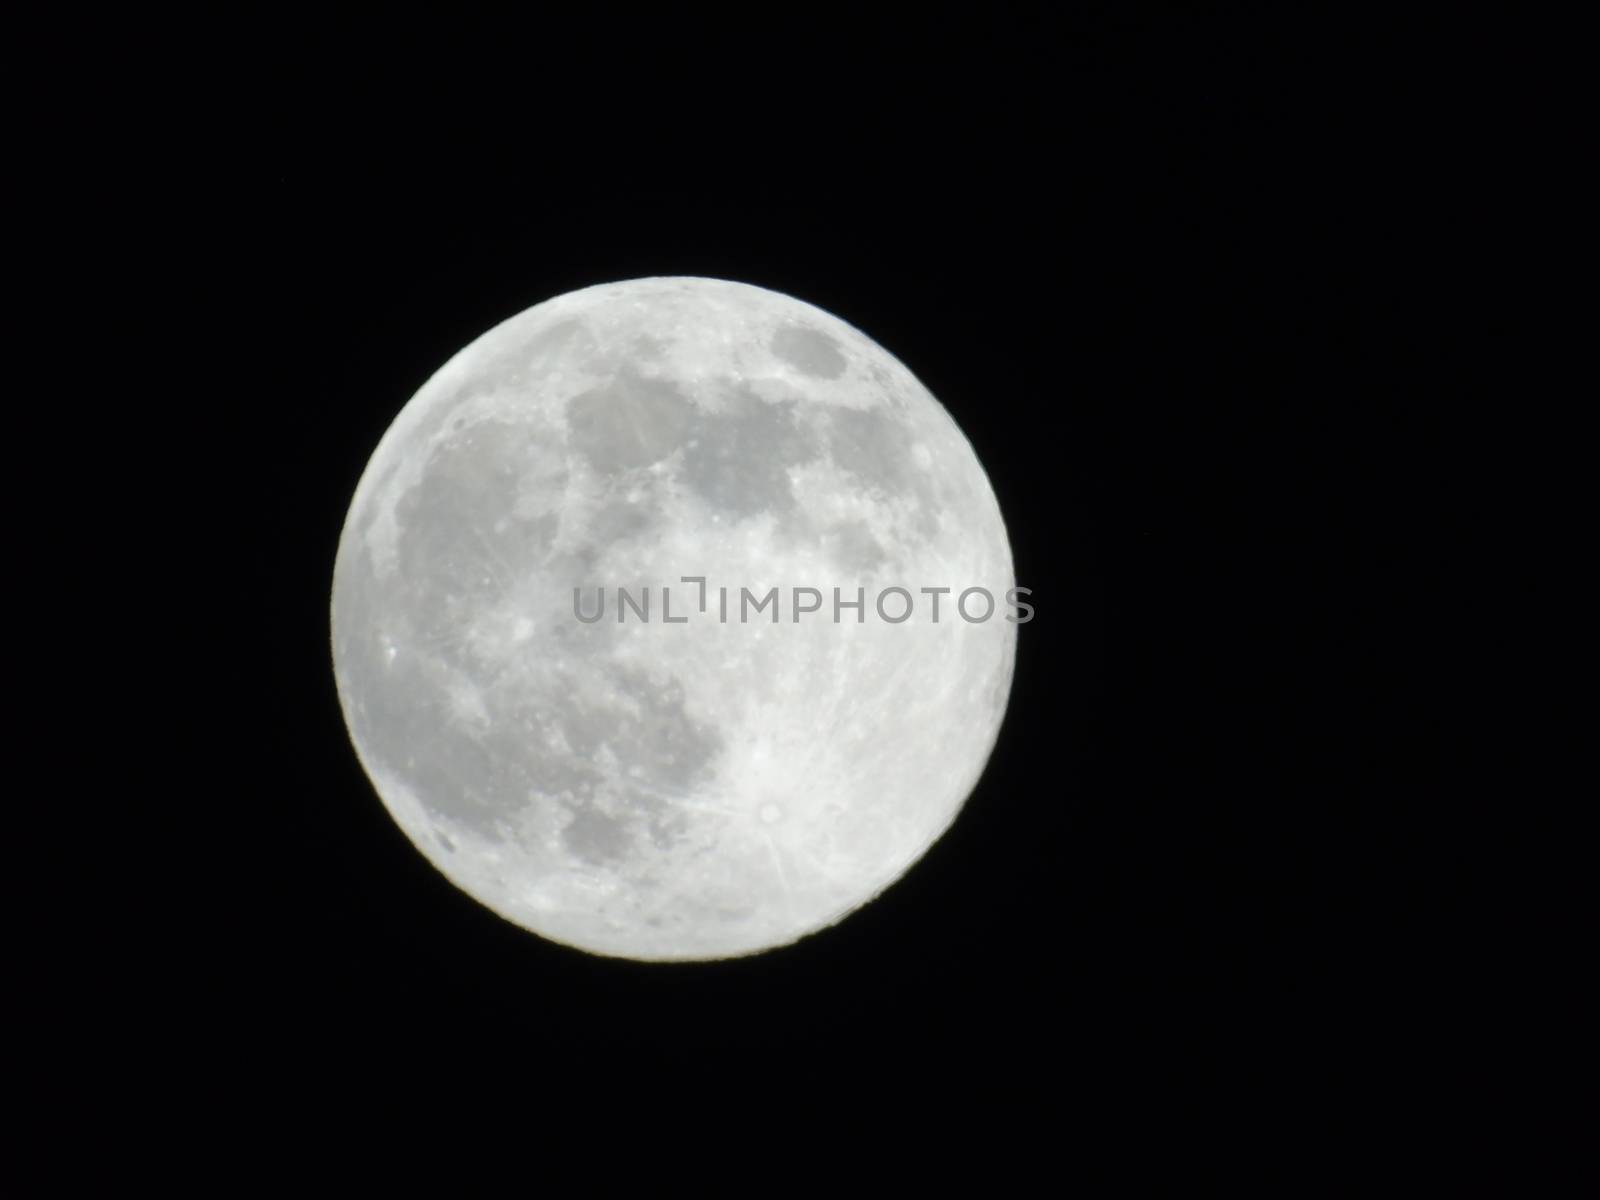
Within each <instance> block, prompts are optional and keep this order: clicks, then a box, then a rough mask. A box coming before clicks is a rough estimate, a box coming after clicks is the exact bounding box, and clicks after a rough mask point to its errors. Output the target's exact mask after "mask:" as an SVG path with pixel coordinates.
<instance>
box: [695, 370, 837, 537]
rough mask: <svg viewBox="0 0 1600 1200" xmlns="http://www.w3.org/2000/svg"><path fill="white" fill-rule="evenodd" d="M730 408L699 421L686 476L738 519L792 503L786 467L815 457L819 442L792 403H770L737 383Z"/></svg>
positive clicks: (729, 399)
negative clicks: (798, 417)
mask: <svg viewBox="0 0 1600 1200" xmlns="http://www.w3.org/2000/svg"><path fill="white" fill-rule="evenodd" d="M726 400H727V407H726V409H725V410H724V411H722V412H718V413H709V414H705V415H703V416H701V417H700V418H699V419H698V420H696V421H695V423H694V427H693V434H692V437H691V438H690V440H689V443H688V445H687V446H686V447H685V449H684V456H683V470H682V478H683V482H684V483H686V484H687V485H688V486H689V487H690V488H691V489H693V490H694V491H695V492H696V493H698V494H699V496H700V497H701V498H702V499H704V500H705V502H706V503H707V504H708V505H710V506H711V507H712V508H715V509H718V510H722V511H726V512H730V513H733V514H735V515H736V516H739V517H748V516H752V515H754V514H755V513H758V512H776V513H781V512H783V511H785V510H787V509H790V508H793V507H794V489H793V487H792V486H791V485H790V482H789V476H788V472H787V468H789V467H792V466H797V465H799V464H800V463H803V462H805V461H807V460H808V459H811V458H814V457H815V456H816V453H817V443H816V439H815V438H814V436H813V435H812V434H811V432H810V431H809V430H807V429H805V428H804V427H802V426H801V425H800V424H799V423H798V422H797V421H796V419H795V405H794V403H793V402H792V401H780V402H777V403H772V402H769V401H766V400H762V399H760V398H759V397H758V396H756V395H754V394H753V393H752V392H750V391H749V390H748V389H745V388H740V387H735V388H732V389H730V390H729V391H728V393H727V395H726Z"/></svg>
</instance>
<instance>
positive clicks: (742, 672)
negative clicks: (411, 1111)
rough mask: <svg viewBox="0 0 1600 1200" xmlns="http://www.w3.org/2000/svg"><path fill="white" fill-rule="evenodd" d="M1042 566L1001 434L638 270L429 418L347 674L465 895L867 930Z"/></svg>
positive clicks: (746, 925) (380, 456) (644, 934)
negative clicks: (1013, 498)
mask: <svg viewBox="0 0 1600 1200" xmlns="http://www.w3.org/2000/svg"><path fill="white" fill-rule="evenodd" d="M686 577H687V581H686ZM702 581H703V582H702ZM1013 587H1014V582H1013V579H1012V564H1011V553H1010V548H1009V545H1008V543H1007V540H1006V532H1005V527H1004V524H1003V523H1002V520H1001V515H1000V510H999V506H998V505H997V504H996V501H995V497H994V493H993V491H992V489H991V487H990V485H989V481H988V479H987V477H986V476H985V475H984V472H983V469H982V468H981V466H980V465H979V463H978V460H977V458H976V456H975V455H974V454H973V451H972V448H971V446H970V445H969V444H968V442H967V440H966V439H965V437H963V436H962V434H961V432H960V430H959V429H958V428H957V427H956V425H955V423H954V422H953V421H952V420H951V418H950V416H949V415H948V414H947V413H946V412H945V410H944V408H943V407H942V406H941V405H940V404H939V403H938V402H937V401H936V400H935V399H934V398H933V397H932V396H931V395H930V394H929V393H928V391H927V390H926V389H925V388H923V387H922V385H921V384H919V383H918V382H917V380H916V379H915V378H914V377H913V376H912V375H911V373H910V372H909V371H908V370H907V369H906V368H905V367H904V366H902V365H901V364H900V363H899V362H898V361H897V360H896V359H895V358H893V357H892V356H891V355H890V354H889V353H888V352H886V351H885V350H884V349H882V348H881V347H879V346H878V345H877V344H876V343H874V342H873V341H871V340H870V339H869V338H867V337H866V336H864V335H863V334H862V333H860V332H858V331H857V330H856V329H854V328H852V327H851V326H849V325H847V324H845V323H844V322H842V321H840V320H838V319H837V318H835V317H833V316H831V315H829V314H827V313H825V312H823V311H821V310H820V309H817V308H814V307H812V306H811V305H808V304H805V303H803V302H801V301H799V300H796V299H793V298H791V297H788V296H784V295H780V294H778V293H775V292H770V291H766V290H764V289H761V288H756V287H750V286H747V285H744V284H738V283H731V282H726V281H721V280H712V279H695V278H661V279H640V280H633V281H629V282H624V283H616V284H608V285H603V286H599V287H592V288H587V289H585V290H582V291H578V292H573V293H570V294H568V295H564V296H559V297H557V298H555V299H553V300H550V301H547V302H546V303H543V304H539V305H537V306H535V307H533V308H530V309H528V310H527V311H526V312H523V313H521V314H520V315H518V316H516V317H513V318H511V319H510V320H508V321H506V322H504V323H503V324H501V325H499V326H497V327H496V328H494V329H492V330H490V331H489V332H488V333H486V334H484V335H483V336H482V337H480V338H478V340H477V341H475V342H473V343H472V344H471V345H469V346H468V347H467V348H466V349H464V350H462V351H461V352H460V353H459V354H457V355H456V356H455V357H454V358H452V359H451V360H450V361H449V362H448V363H446V364H445V365H444V367H443V368H441V369H440V370H439V372H438V373H437V374H436V375H434V376H433V378H432V379H430V380H429V381H428V382H427V383H426V384H425V385H424V386H423V387H422V389H421V390H420V391H419V392H418V393H417V394H416V396H415V397H414V398H413V399H412V400H411V401H410V403H409V404H407V405H406V406H405V408H404V409H403V410H402V411H401V412H400V414H399V415H398V417H396V419H395V421H394V423H393V425H392V426H391V427H390V428H389V430H388V432H387V433H386V434H385V435H384V437H383V439H382V441H381V442H380V443H379V445H378V448H377V450H376V452H375V453H374V454H373V456H372V459H371V462H370V463H369V464H368V466H367V469H366V471H365V473H364V474H363V476H362V477H361V481H360V484H359V486H358V487H357V489H356V493H355V498H354V500H353V502H352V503H351V506H350V511H349V515H348V517H347V519H346V522H345V526H344V530H343V535H342V537H341V540H340V543H339V550H338V558H337V562H336V565H335V569H334V581H333V606H332V634H333V660H334V673H335V677H336V680H337V684H338V691H339V698H340V702H341V704H342V705H343V709H344V714H345V719H346V721H347V723H348V725H349V730H350V734H351V739H352V741H353V742H354V745H355V748H356V751H357V753H358V755H359V756H360V759H361V762H362V765H363V766H364V767H365V769H366V772H367V774H368V776H369V777H370V779H371V780H372V783H373V785H374V786H375V788H376V790H377V792H378V794H379V796H380V797H381V798H382V800H383V803H384V804H385V806H386V807H387V808H388V810H389V812H390V813H391V814H392V815H393V817H394V819H395V821H396V822H397V823H398V824H399V826H400V827H401V829H403V830H404V831H405V833H406V834H407V836H408V837H409V838H410V839H411V840H412V841H413V842H414V843H415V844H416V846H417V847H418V849H420V850H421V851H422V853H423V854H424V855H426V856H427V858H428V859H429V860H430V861H431V862H432V863H433V864H434V866H435V867H437V868H438V869H439V871H441V872H442V873H443V874H444V875H445V876H446V877H447V878H448V879H450V880H451V881H452V882H453V883H455V884H456V885H457V886H458V887H459V888H461V889H462V890H463V891H465V892H466V893H468V894H469V895H470V896H472V897H474V898H475V899H477V900H478V901H480V902H481V903H483V904H484V905H486V906H488V907H489V908H490V909H492V910H493V911H495V912H496V913H499V914H500V915H501V916H503V917H505V918H507V919H508V920H510V921H512V922H514V923H516V924H517V925H520V926H522V927H523V928H525V929H528V930H530V931H532V932H534V933H536V934H539V935H540V936H542V937H545V938H549V939H552V940H554V941H557V942H561V943H564V944H567V945H570V946H574V947H577V948H580V949H582V950H586V951H589V952H592V953H596V954H604V955H612V956H618V957H625V958H635V959H650V960H676V959H691V960H692V959H715V958H724V957H731V956H735V955H742V954H750V953H755V952H758V951H762V950H766V949H769V948H772V947H775V946H780V945H784V944H787V943H790V942H793V941H795V940H796V939H798V938H800V937H803V936H805V935H806V934H809V933H813V932H815V931H817V930H819V929H822V928H824V927H826V926H828V925H831V924H833V923H834V922H837V921H838V920H839V919H840V918H842V917H844V916H845V915H846V914H848V913H850V912H851V911H853V910H855V909H856V908H858V907H860V906H861V905H862V904H864V903H866V902H867V901H869V900H870V899H872V897H874V896H875V895H877V894H878V893H879V892H881V891H882V890H883V889H884V888H886V887H887V886H889V885H890V884H891V883H893V882H894V881H895V880H896V879H897V878H899V877H900V876H901V875H902V874H903V873H904V872H905V871H906V870H907V869H908V868H909V867H910V866H911V865H912V864H913V863H915V862H916V860H917V859H918V858H920V857H921V856H922V854H923V853H924V852H925V851H926V850H927V849H928V847H929V846H930V845H931V844H932V843H933V842H934V840H935V839H937V838H938V837H939V836H940V834H942V833H943V832H944V831H945V830H946V829H947V828H948V827H949V825H950V824H951V822H952V821H953V820H954V819H955V817H956V814H957V812H958V811H959V809H960V808H961V806H962V804H963V803H964V802H965V800H966V798H967V796H968V795H969V794H970V793H971V791H972V789H973V787H974V786H975V784H976V783H977V780H978V777H979V775H980V773H981V772H982V770H983V767H984V764H985V762H986V761H987V759H988V757H989V754H990V751H991V750H992V748H993V746H994V743H995V739H996V736H997V734H998V730H999V727H1000V722H1001V718H1002V716H1003V714H1004V711H1005V707H1006V700H1007V696H1008V694H1009V691H1010V686H1011V674H1012V665H1013V660H1014V656H1015V646H1016V633H1017V624H1016V623H1015V622H1014V621H1013V620H1012V619H1009V618H1010V617H1012V616H1015V614H1016V609H1014V608H1012V607H1009V606H1008V604H1007V600H1006V594H1007V591H1008V589H1011V588H1013ZM896 588H898V589H903V593H904V594H903V595H902V594H901V592H896V591H891V590H890V589H896ZM975 588H982V589H984V593H985V594H987V595H988V596H990V597H992V610H991V611H990V612H989V614H988V615H987V617H986V619H980V618H983V617H984V610H985V607H986V605H985V600H984V594H980V593H978V592H975V591H971V590H970V589H975ZM619 589H620V591H621V592H625V593H627V600H626V602H624V599H623V597H622V596H620V595H619ZM772 589H777V590H776V593H775V594H773V592H772ZM796 589H801V590H798V591H797V590H796ZM807 589H810V590H807ZM835 589H837V593H836V591H835ZM858 589H859V592H858ZM924 589H929V590H928V591H924ZM935 589H949V591H948V592H940V591H937V590H935ZM812 590H814V591H815V593H816V596H815V597H813V595H812ZM746 592H748V593H749V597H748V598H747V597H746V595H745V593H746ZM964 593H965V595H963V594H964ZM858 597H859V598H860V600H861V601H862V603H861V607H860V608H856V607H854V604H855V602H856V600H857V599H858ZM836 599H837V600H838V601H840V606H839V607H837V608H836V606H835V600H836ZM762 600H766V601H767V603H766V604H765V606H764V607H757V606H756V602H759V601H762ZM958 600H959V601H961V605H960V610H959V611H958ZM935 604H937V619H935V613H934V605H935ZM908 610H909V615H907V616H906V617H905V618H904V619H901V614H902V613H903V612H907V611H908ZM597 613H598V617H596V614H597Z"/></svg>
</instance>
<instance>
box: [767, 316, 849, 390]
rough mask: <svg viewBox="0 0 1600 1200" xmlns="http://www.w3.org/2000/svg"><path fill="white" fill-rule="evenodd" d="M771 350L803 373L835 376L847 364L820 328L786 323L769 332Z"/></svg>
mask: <svg viewBox="0 0 1600 1200" xmlns="http://www.w3.org/2000/svg"><path fill="white" fill-rule="evenodd" d="M772 352H773V353H774V354H776V355H777V356H778V357H779V358H781V359H783V361H784V362H786V363H788V364H789V365H790V366H791V367H793V368H794V369H795V370H797V371H799V372H800V373H801V374H803V375H810V376H812V377H814V378H816V379H837V378H839V376H841V375H843V374H844V371H845V367H846V366H847V365H848V364H847V362H846V361H845V357H844V355H843V354H842V353H840V351H839V343H838V342H836V341H834V340H833V339H832V338H831V337H829V336H828V335H827V334H825V333H823V332H822V330H820V329H813V328H811V327H810V326H809V325H796V324H787V325H784V326H782V327H780V328H779V330H778V332H777V333H775V334H773V335H772Z"/></svg>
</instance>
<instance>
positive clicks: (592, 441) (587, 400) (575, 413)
mask: <svg viewBox="0 0 1600 1200" xmlns="http://www.w3.org/2000/svg"><path fill="white" fill-rule="evenodd" d="M694 416H695V407H694V405H693V404H691V403H690V402H689V401H688V400H686V399H685V398H684V396H683V393H682V392H680V391H679V390H678V389H677V387H676V386H675V385H673V384H671V383H669V382H667V381H666V380H664V379H651V378H649V377H647V376H643V375H638V374H635V373H634V372H632V371H630V370H629V369H627V367H624V368H623V369H622V370H621V371H620V372H619V373H618V374H617V376H616V377H615V378H614V379H612V380H611V381H610V382H608V383H606V384H603V385H602V386H600V387H597V388H593V389H591V390H590V391H587V392H583V393H581V394H580V395H577V396H574V397H573V398H572V399H571V400H570V401H568V402H567V426H568V431H569V436H570V437H571V439H572V444H573V446H574V447H575V448H576V449H577V451H578V453H579V454H582V455H583V456H584V458H586V459H588V461H589V463H590V465H591V466H593V467H594V469H595V470H597V471H599V472H601V473H602V474H615V473H617V472H620V471H627V470H631V469H633V468H636V467H647V466H649V465H650V464H651V463H654V462H659V461H660V460H661V459H663V458H665V457H666V456H667V455H669V454H671V453H672V452H673V451H674V450H675V449H677V448H678V446H679V445H681V444H682V442H683V440H684V437H685V436H686V434H687V433H688V430H689V426H690V424H691V423H692V422H693V420H694Z"/></svg>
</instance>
